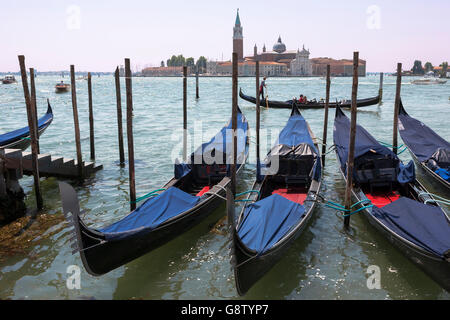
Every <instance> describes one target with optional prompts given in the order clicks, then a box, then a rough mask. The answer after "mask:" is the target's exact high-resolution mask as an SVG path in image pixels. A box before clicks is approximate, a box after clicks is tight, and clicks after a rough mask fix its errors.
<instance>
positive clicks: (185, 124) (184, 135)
mask: <svg viewBox="0 0 450 320" xmlns="http://www.w3.org/2000/svg"><path fill="white" fill-rule="evenodd" d="M183 161H187V66H183Z"/></svg>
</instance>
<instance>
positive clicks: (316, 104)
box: [239, 89, 380, 109]
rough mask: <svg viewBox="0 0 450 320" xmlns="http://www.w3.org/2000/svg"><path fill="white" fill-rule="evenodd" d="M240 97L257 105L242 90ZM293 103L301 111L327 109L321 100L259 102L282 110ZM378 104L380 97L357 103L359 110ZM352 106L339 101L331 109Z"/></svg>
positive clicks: (348, 101)
mask: <svg viewBox="0 0 450 320" xmlns="http://www.w3.org/2000/svg"><path fill="white" fill-rule="evenodd" d="M239 96H240V97H241V98H242V99H244V100H246V101H248V102H251V103H255V104H256V99H255V97H251V96H247V95H246V94H244V93H243V92H242V89H239ZM293 102H295V104H296V105H297V107H298V108H300V109H323V108H325V100H321V101H316V100H311V101H308V102H307V103H299V102H298V101H294V100H287V101H275V100H268V101H267V104H266V100H265V99H261V100H260V102H259V105H260V106H261V107H266V106H267V105H268V106H269V108H275V109H281V108H285V109H290V108H291V107H292V103H293ZM378 103H380V96H379V95H378V96H376V97H373V98H366V99H359V100H358V101H357V105H358V108H361V107H367V106H371V105H375V104H378ZM351 104H352V102H351V101H350V100H343V101H339V102H330V103H329V107H330V108H336V106H337V105H339V106H340V107H341V108H350V107H351Z"/></svg>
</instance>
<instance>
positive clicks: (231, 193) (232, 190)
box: [19, 52, 402, 227]
mask: <svg viewBox="0 0 450 320" xmlns="http://www.w3.org/2000/svg"><path fill="white" fill-rule="evenodd" d="M19 64H20V70H21V75H22V84H23V89H24V96H25V102H26V107H27V116H28V125H29V127H30V138H31V149H32V167H33V177H34V187H35V194H36V202H37V208H38V210H41V209H42V208H43V201H42V195H41V192H40V187H39V169H38V161H37V155H38V154H39V142H38V134H37V132H38V128H37V111H36V89H35V84H34V69H33V68H30V78H31V81H30V85H31V94H30V92H29V90H28V82H27V72H26V68H25V57H24V56H22V55H21V56H19ZM358 64H359V53H358V52H354V54H353V84H352V105H351V128H350V142H349V154H348V160H347V164H348V165H347V168H348V169H347V185H346V190H345V208H346V209H349V208H350V206H351V192H352V186H353V181H352V177H353V175H352V174H353V160H354V151H355V134H356V114H357V104H356V99H357V92H358ZM401 67H402V65H401V63H399V64H398V66H397V88H396V96H395V111H394V130H393V133H394V134H393V151H394V152H395V153H396V152H397V144H398V141H397V122H398V119H397V115H398V108H399V103H400V87H401ZM195 76H196V98H197V99H198V98H199V81H198V70H197V71H196V75H195ZM70 78H71V90H72V109H73V119H74V126H75V144H76V151H77V163H78V171H79V177H80V179H82V177H83V171H82V170H83V165H82V164H83V158H82V152H81V143H80V126H79V121H78V109H77V98H76V84H75V67H74V65H71V66H70ZM382 79H383V74H381V77H380V92H379V94H380V96H381V94H382V86H381V83H382V81H383V80H382ZM131 80H132V73H131V68H130V59H129V58H126V59H125V87H126V107H127V109H126V110H127V111H126V121H127V142H128V171H129V187H130V209H131V210H134V209H136V181H135V180H136V179H135V166H134V142H133V96H132V81H131ZM255 83H256V159H257V163H258V165H257V170H258V171H259V162H260V134H259V132H260V95H259V61H256V82H255ZM115 86H116V100H117V124H118V139H119V161H120V166H122V167H123V166H125V154H124V143H123V128H122V102H121V100H122V99H121V89H120V75H119V68H116V71H115ZM330 86H331V81H330V65H327V76H326V100H325V114H324V129H323V139H322V140H323V147H322V163H323V166H325V153H326V152H325V151H326V143H327V126H328V111H329V100H330ZM88 101H89V127H90V155H91V159H92V160H94V159H95V144H94V117H93V107H92V83H91V74H90V73H88ZM237 112H238V59H237V53H235V52H234V53H233V58H232V137H233V162H232V164H231V170H230V172H231V176H230V179H231V183H230V184H229V187H228V189H227V214H228V217H229V219H230V218H231V217H232V216H231V214H233V216H234V198H235V195H236V162H237V159H236V158H237V135H236V129H237ZM183 129H184V130H183V160H184V161H186V160H187V67H186V66H184V67H183ZM259 173H260V172H257V174H259ZM233 220H234V219H230V220H229V221H230V223H234V221H233ZM349 224H350V217H349V216H346V217H345V218H344V226H345V227H348V226H349Z"/></svg>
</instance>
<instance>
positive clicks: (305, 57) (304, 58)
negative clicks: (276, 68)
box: [290, 46, 313, 76]
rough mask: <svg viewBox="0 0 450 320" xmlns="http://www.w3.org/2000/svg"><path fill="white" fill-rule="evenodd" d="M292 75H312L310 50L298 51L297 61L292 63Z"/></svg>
mask: <svg viewBox="0 0 450 320" xmlns="http://www.w3.org/2000/svg"><path fill="white" fill-rule="evenodd" d="M290 74H291V75H295V76H308V75H312V74H313V73H312V63H311V60H309V50H306V49H305V46H303V50H302V51H300V50H297V54H296V56H295V59H294V60H292V61H291V63H290Z"/></svg>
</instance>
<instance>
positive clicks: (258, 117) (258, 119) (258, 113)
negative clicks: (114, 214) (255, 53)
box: [255, 60, 261, 179]
mask: <svg viewBox="0 0 450 320" xmlns="http://www.w3.org/2000/svg"><path fill="white" fill-rule="evenodd" d="M255 77H256V79H255V80H256V81H255V84H256V95H255V97H256V179H259V177H260V175H261V164H260V161H261V154H260V145H259V143H260V136H259V130H260V122H261V107H260V105H259V102H260V100H259V98H260V94H259V61H258V60H256V65H255Z"/></svg>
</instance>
